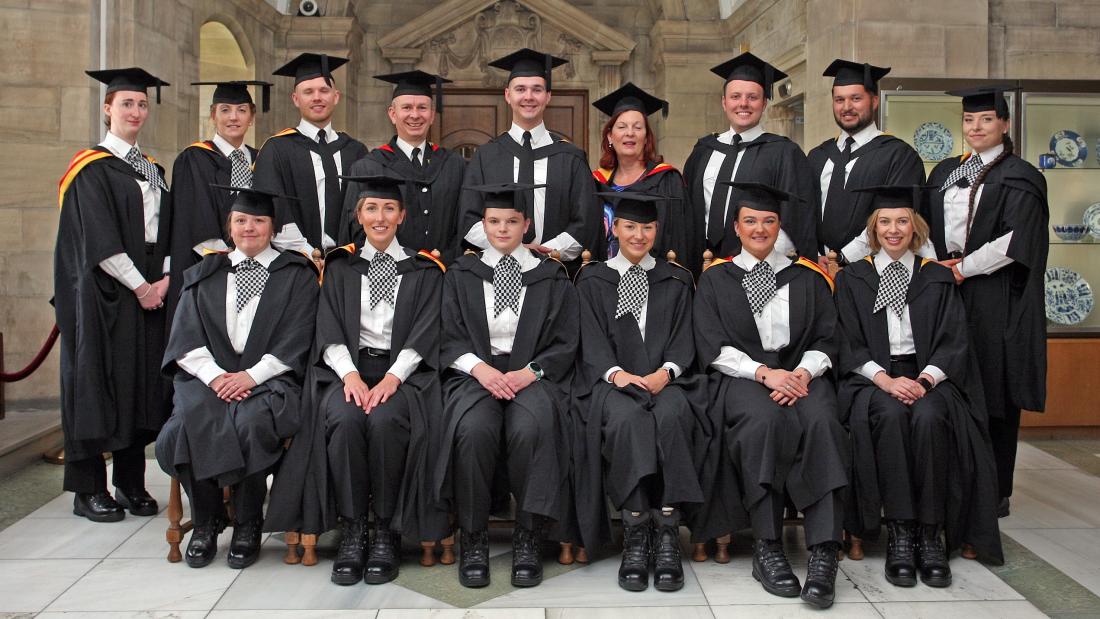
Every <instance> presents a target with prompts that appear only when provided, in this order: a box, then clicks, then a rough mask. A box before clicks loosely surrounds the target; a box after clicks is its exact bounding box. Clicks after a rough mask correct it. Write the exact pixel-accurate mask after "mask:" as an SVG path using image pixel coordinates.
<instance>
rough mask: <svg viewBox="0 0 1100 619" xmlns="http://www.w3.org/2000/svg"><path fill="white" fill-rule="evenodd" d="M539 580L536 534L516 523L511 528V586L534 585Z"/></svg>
mask: <svg viewBox="0 0 1100 619" xmlns="http://www.w3.org/2000/svg"><path fill="white" fill-rule="evenodd" d="M541 582H542V559H540V558H539V540H538V534H537V532H535V531H532V530H531V529H527V528H525V527H521V526H519V525H518V524H517V525H516V528H514V529H512V586H513V587H535V586H538V584H539V583H541Z"/></svg>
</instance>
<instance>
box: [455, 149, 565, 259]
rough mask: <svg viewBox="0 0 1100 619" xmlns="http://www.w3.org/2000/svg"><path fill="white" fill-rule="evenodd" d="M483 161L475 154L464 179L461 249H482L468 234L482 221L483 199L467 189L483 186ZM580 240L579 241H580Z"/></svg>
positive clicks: (460, 235)
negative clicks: (473, 242)
mask: <svg viewBox="0 0 1100 619" xmlns="http://www.w3.org/2000/svg"><path fill="white" fill-rule="evenodd" d="M482 159H484V157H482V156H481V151H480V150H479V151H478V152H476V153H474V158H473V159H471V160H470V163H469V164H467V165H466V172H465V176H464V177H463V179H462V187H463V189H462V190H461V192H460V194H459V198H458V234H457V236H458V244H459V246H460V247H471V248H474V249H481V248H479V247H476V246H474V245H472V244H470V243H469V242H467V241H466V240H465V239H466V234H467V233H468V232H469V231H470V228H472V227H473V226H474V224H476V223H477V222H479V221H481V220H482V209H481V204H482V202H483V199H482V197H481V194H480V193H478V192H476V191H473V190H470V189H465V187H470V186H473V185H481V184H483V183H484V182H485V173H484V171H482V165H483V164H482ZM579 240H580V239H578V241H579Z"/></svg>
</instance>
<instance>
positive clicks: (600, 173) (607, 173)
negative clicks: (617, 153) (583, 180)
mask: <svg viewBox="0 0 1100 619" xmlns="http://www.w3.org/2000/svg"><path fill="white" fill-rule="evenodd" d="M592 178H594V179H596V180H597V181H599V182H601V183H607V182H610V181H611V170H608V169H607V168H599V169H596V170H592Z"/></svg>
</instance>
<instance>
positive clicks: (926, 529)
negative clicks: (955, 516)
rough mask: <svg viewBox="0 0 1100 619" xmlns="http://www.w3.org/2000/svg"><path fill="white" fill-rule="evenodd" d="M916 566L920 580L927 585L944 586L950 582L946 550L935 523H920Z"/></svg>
mask: <svg viewBox="0 0 1100 619" xmlns="http://www.w3.org/2000/svg"><path fill="white" fill-rule="evenodd" d="M917 567H918V568H919V569H920V581H921V582H923V583H924V584H926V585H928V586H929V587H946V586H949V585H950V584H951V568H950V567H949V566H948V565H947V551H946V550H945V549H944V547H943V539H942V538H941V537H940V527H939V525H937V524H925V525H921V530H920V540H919V541H918V542H917Z"/></svg>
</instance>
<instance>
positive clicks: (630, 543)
mask: <svg viewBox="0 0 1100 619" xmlns="http://www.w3.org/2000/svg"><path fill="white" fill-rule="evenodd" d="M650 526H651V525H650V519H649V512H642V513H640V514H639V515H637V516H635V515H633V514H632V513H631V512H629V511H627V510H623V561H622V563H620V564H619V586H620V587H622V588H623V589H626V590H627V591H645V590H646V589H647V588H649V535H650V532H649V528H650Z"/></svg>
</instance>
